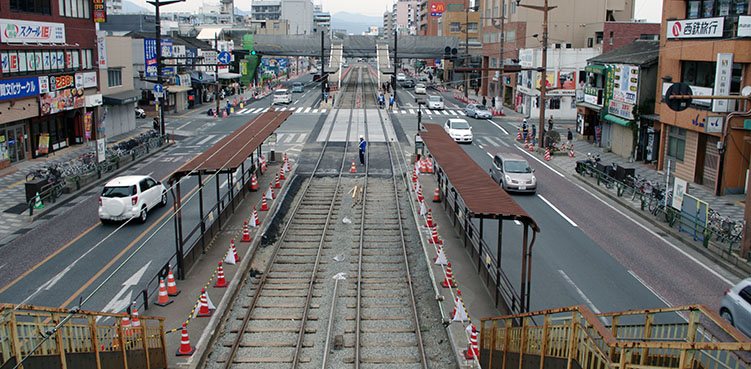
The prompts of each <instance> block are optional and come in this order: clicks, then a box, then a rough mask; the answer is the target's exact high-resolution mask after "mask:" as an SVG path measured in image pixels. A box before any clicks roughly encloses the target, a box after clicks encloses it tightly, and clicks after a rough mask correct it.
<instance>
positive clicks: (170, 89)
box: [167, 85, 193, 93]
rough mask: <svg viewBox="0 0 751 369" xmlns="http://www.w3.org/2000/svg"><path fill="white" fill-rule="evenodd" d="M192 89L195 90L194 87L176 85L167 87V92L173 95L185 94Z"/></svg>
mask: <svg viewBox="0 0 751 369" xmlns="http://www.w3.org/2000/svg"><path fill="white" fill-rule="evenodd" d="M192 89H193V88H192V87H188V86H175V85H172V86H167V92H172V93H176V92H185V91H190V90H192Z"/></svg>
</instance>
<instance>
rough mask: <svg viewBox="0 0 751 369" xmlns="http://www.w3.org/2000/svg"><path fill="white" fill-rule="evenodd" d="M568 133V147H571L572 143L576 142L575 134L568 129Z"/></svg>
mask: <svg viewBox="0 0 751 369" xmlns="http://www.w3.org/2000/svg"><path fill="white" fill-rule="evenodd" d="M567 129H568V132H567V133H566V140H567V141H566V146H568V147H571V145H572V143H573V142H574V133H573V132H571V128H567Z"/></svg>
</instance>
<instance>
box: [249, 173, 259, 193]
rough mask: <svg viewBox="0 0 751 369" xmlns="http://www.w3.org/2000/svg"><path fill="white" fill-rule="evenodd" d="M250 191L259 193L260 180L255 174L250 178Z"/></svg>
mask: <svg viewBox="0 0 751 369" xmlns="http://www.w3.org/2000/svg"><path fill="white" fill-rule="evenodd" d="M250 190H251V191H258V178H256V174H255V173H253V175H252V176H251V177H250Z"/></svg>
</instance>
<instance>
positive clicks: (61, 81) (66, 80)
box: [49, 74, 76, 91]
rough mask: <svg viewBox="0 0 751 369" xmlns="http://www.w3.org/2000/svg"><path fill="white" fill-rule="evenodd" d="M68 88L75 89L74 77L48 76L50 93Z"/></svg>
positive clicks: (64, 75) (69, 75)
mask: <svg viewBox="0 0 751 369" xmlns="http://www.w3.org/2000/svg"><path fill="white" fill-rule="evenodd" d="M70 87H76V77H75V76H74V75H72V74H63V75H60V76H50V87H49V89H50V91H59V90H63V89H66V88H70Z"/></svg>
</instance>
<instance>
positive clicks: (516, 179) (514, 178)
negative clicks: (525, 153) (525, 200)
mask: <svg viewBox="0 0 751 369" xmlns="http://www.w3.org/2000/svg"><path fill="white" fill-rule="evenodd" d="M534 172H535V170H534V169H532V168H530V167H529V163H528V162H527V160H525V159H524V158H522V157H521V156H519V155H516V154H507V153H502V154H495V156H494V157H493V164H492V165H491V166H490V177H491V178H493V180H494V181H496V182H498V183H499V184H500V185H501V187H502V188H503V189H504V190H506V191H518V192H531V193H535V192H537V178H536V177H535V174H534Z"/></svg>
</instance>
